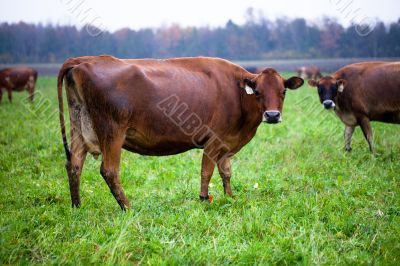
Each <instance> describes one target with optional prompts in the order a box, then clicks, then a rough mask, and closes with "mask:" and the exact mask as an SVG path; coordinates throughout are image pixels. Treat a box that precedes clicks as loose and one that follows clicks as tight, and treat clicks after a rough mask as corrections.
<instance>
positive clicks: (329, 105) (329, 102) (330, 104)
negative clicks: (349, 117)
mask: <svg viewBox="0 0 400 266" xmlns="http://www.w3.org/2000/svg"><path fill="white" fill-rule="evenodd" d="M322 105H323V106H324V108H325V109H332V108H335V106H336V105H335V103H334V102H333V101H332V100H325V101H323V102H322Z"/></svg>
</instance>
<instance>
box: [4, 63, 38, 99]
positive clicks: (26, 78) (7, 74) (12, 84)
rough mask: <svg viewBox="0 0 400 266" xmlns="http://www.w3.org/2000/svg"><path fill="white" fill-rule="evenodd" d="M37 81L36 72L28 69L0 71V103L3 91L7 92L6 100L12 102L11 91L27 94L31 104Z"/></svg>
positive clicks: (18, 68)
mask: <svg viewBox="0 0 400 266" xmlns="http://www.w3.org/2000/svg"><path fill="white" fill-rule="evenodd" d="M36 80H37V71H36V70H34V69H32V68H30V67H13V68H5V69H2V70H0V102H1V99H2V96H3V92H2V91H3V89H6V90H7V92H8V100H9V101H10V102H11V101H12V91H23V90H27V91H28V92H29V99H30V101H31V102H32V101H33V96H34V92H35V84H36Z"/></svg>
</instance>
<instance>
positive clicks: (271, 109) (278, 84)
mask: <svg viewBox="0 0 400 266" xmlns="http://www.w3.org/2000/svg"><path fill="white" fill-rule="evenodd" d="M244 82H245V90H246V92H247V93H248V94H255V96H256V97H257V100H258V101H259V103H260V104H261V107H262V112H263V121H264V122H267V123H271V124H275V123H279V122H281V121H282V108H283V101H284V100H285V94H286V89H291V90H295V89H297V88H299V87H300V86H301V85H303V83H304V81H303V79H301V78H299V77H291V78H289V79H284V78H283V77H282V76H281V75H279V73H278V72H277V71H276V70H275V69H272V68H267V69H264V70H263V71H262V72H261V73H260V74H258V75H256V76H255V77H254V78H252V79H245V80H244Z"/></svg>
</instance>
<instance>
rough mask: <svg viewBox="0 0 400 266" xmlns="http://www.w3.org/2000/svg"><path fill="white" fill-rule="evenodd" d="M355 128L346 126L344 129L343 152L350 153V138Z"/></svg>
mask: <svg viewBox="0 0 400 266" xmlns="http://www.w3.org/2000/svg"><path fill="white" fill-rule="evenodd" d="M354 129H355V127H353V126H347V125H346V127H345V128H344V144H345V150H346V151H351V138H352V137H353V133H354Z"/></svg>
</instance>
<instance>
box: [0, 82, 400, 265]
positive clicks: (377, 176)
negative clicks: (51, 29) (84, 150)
mask: <svg viewBox="0 0 400 266" xmlns="http://www.w3.org/2000/svg"><path fill="white" fill-rule="evenodd" d="M55 84H56V79H55V78H54V77H41V78H39V80H38V85H37V86H38V91H39V95H37V98H36V101H35V103H34V104H33V105H29V104H26V103H25V101H24V99H25V98H26V96H27V94H26V93H14V102H13V103H12V104H10V103H8V100H7V99H4V98H7V97H3V102H2V103H1V104H0V182H1V190H0V210H1V218H0V264H28V263H32V264H70V265H80V264H110V265H112V264H122V265H123V264H148V265H159V264H166V265H220V264H240V265H250V264H263V265H265V264H279V265H292V264H305V265H310V264H316V265H319V264H324V265H343V264H350V265H354V264H355V265H367V264H368V265H369V264H377V265H400V161H399V156H400V141H399V136H400V127H399V126H396V125H388V124H381V123H374V124H373V129H374V133H375V141H376V146H377V151H378V155H377V156H376V157H372V156H371V155H370V153H369V150H368V145H367V142H366V141H365V140H364V137H363V136H362V133H361V130H360V129H359V128H358V129H357V130H356V132H355V135H354V138H353V152H351V153H348V154H347V153H345V152H344V149H343V146H344V141H343V133H342V131H343V125H342V123H341V122H340V121H339V119H338V118H337V117H336V116H335V115H334V114H333V113H330V112H327V111H324V110H322V107H321V106H320V104H319V102H318V98H317V93H316V92H315V90H314V89H311V88H309V87H308V86H304V87H302V88H301V89H299V90H297V91H289V92H288V93H287V97H286V102H285V110H284V118H283V119H284V121H283V123H281V124H279V125H260V127H259V130H258V132H257V135H256V136H255V138H254V139H253V140H252V141H251V142H250V143H249V144H248V145H247V146H245V147H244V148H243V150H242V151H241V152H240V153H239V154H238V155H237V156H236V157H235V159H234V160H233V178H232V188H233V191H234V193H235V195H236V196H235V198H234V199H231V198H228V197H225V196H224V195H223V192H222V191H223V190H222V184H221V180H220V177H219V176H218V174H217V171H216V172H215V173H214V176H213V179H212V181H211V182H212V187H211V188H210V190H211V194H213V196H214V202H213V203H212V204H209V203H205V202H200V201H199V200H198V194H199V189H200V161H201V151H200V150H193V151H190V152H186V153H184V154H181V155H177V156H170V157H144V156H140V155H137V154H132V153H128V152H125V151H124V152H123V155H122V158H123V159H122V163H121V177H122V183H123V186H124V188H125V191H126V194H127V196H128V198H129V199H130V201H131V204H132V209H131V210H130V211H128V212H126V213H123V212H121V210H120V208H119V206H118V204H117V203H116V201H115V200H114V198H113V196H112V195H111V193H110V191H109V189H108V187H107V185H106V183H105V182H104V180H103V178H102V177H101V176H100V173H99V169H100V161H101V160H100V159H98V160H97V161H96V160H94V159H93V158H92V157H91V156H89V157H88V159H87V161H86V164H85V167H84V170H83V174H82V185H81V196H82V207H81V208H79V209H72V208H71V207H70V196H69V189H68V181H67V174H66V171H65V168H64V162H65V157H64V152H63V149H62V144H61V136H60V132H59V122H58V116H57V100H56V89H55V88H56V86H55ZM256 184H258V188H255V187H256Z"/></svg>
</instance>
